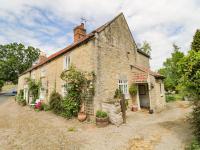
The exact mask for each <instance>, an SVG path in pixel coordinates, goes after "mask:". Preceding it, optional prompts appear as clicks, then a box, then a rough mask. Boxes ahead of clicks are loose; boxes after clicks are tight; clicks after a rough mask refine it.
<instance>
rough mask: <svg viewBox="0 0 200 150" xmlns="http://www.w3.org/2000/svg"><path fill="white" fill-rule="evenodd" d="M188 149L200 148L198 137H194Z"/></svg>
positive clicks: (199, 149)
mask: <svg viewBox="0 0 200 150" xmlns="http://www.w3.org/2000/svg"><path fill="white" fill-rule="evenodd" d="M185 149H186V150H200V144H199V143H198V141H197V140H196V139H194V140H193V141H192V142H191V144H190V145H189V146H187V147H186V148H185Z"/></svg>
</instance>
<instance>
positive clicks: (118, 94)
mask: <svg viewBox="0 0 200 150" xmlns="http://www.w3.org/2000/svg"><path fill="white" fill-rule="evenodd" d="M122 96H123V93H122V91H121V90H120V89H116V90H115V95H114V99H115V100H116V101H118V102H119V101H120V99H121V98H122Z"/></svg>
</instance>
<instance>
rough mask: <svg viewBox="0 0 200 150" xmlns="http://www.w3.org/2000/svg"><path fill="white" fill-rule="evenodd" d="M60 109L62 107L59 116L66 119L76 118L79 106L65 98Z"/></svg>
mask: <svg viewBox="0 0 200 150" xmlns="http://www.w3.org/2000/svg"><path fill="white" fill-rule="evenodd" d="M61 107H62V113H61V115H62V116H63V117H66V118H71V117H73V116H77V114H78V112H79V109H80V105H79V104H78V103H77V102H76V101H74V100H72V99H70V98H69V97H67V96H66V97H64V99H63V101H62V104H61Z"/></svg>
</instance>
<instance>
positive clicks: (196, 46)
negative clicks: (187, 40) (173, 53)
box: [191, 29, 200, 52]
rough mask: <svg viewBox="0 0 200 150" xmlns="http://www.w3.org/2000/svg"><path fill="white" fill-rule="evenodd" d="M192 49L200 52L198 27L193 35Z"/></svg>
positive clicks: (199, 31)
mask: <svg viewBox="0 0 200 150" xmlns="http://www.w3.org/2000/svg"><path fill="white" fill-rule="evenodd" d="M191 48H192V50H194V51H196V52H198V51H200V30H199V29H198V30H197V31H196V33H195V35H194V37H193V41H192V45H191Z"/></svg>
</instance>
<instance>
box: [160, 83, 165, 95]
mask: <svg viewBox="0 0 200 150" xmlns="http://www.w3.org/2000/svg"><path fill="white" fill-rule="evenodd" d="M159 85H160V96H161V97H162V96H163V93H164V91H163V85H162V82H160V84H159Z"/></svg>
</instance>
